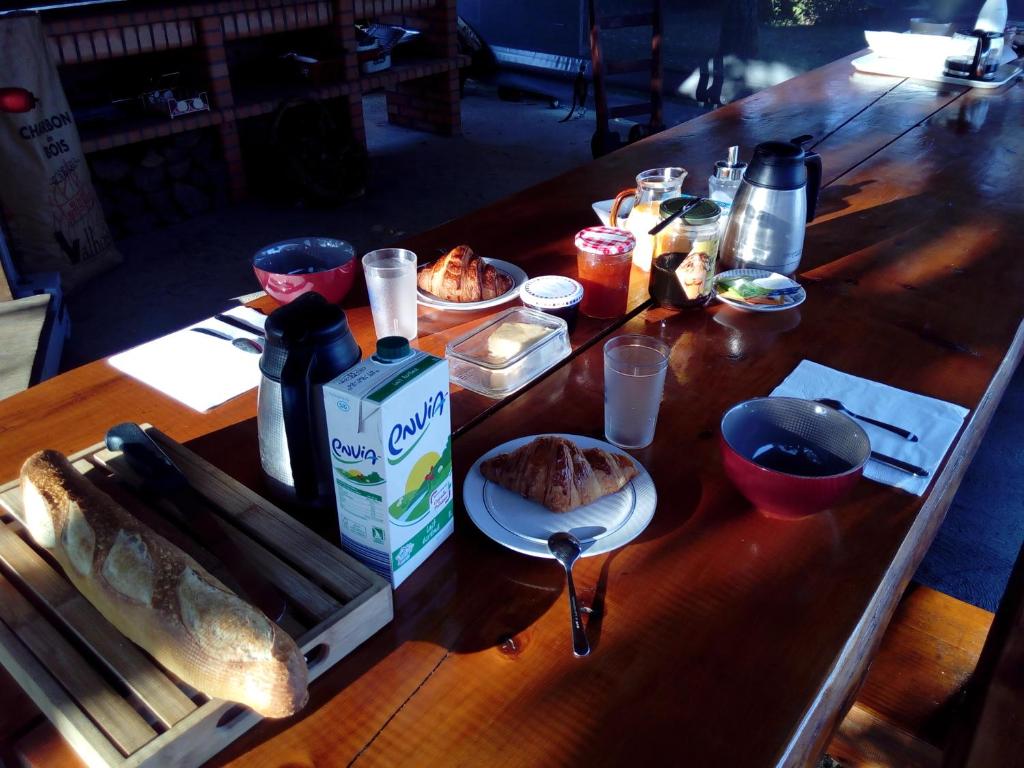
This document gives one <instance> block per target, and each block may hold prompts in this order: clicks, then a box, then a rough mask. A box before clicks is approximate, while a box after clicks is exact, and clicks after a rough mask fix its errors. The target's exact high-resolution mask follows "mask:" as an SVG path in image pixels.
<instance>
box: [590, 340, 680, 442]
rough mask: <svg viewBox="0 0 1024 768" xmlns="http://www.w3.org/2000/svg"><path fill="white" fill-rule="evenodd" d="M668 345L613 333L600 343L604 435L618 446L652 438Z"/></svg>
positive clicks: (656, 419)
mask: <svg viewBox="0 0 1024 768" xmlns="http://www.w3.org/2000/svg"><path fill="white" fill-rule="evenodd" d="M668 356H669V347H668V345H667V344H665V342H663V341H661V340H660V339H655V338H653V337H651V336H644V335H642V334H627V335H625V336H616V337H615V338H614V339H611V340H610V341H608V342H606V343H605V345H604V437H605V439H606V440H607V441H608V442H610V443H614V444H615V445H617V446H619V447H620V448H645V447H647V446H648V445H650V444H651V442H652V441H653V440H654V428H655V426H656V425H657V423H658V409H659V408H660V407H661V394H662V392H663V391H664V389H665V370H666V369H667V368H668Z"/></svg>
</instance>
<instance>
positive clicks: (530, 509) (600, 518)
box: [462, 434, 658, 558]
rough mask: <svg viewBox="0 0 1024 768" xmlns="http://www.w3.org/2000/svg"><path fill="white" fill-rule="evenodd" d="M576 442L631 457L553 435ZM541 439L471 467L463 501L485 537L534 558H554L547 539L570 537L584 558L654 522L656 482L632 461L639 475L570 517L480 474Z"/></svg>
mask: <svg viewBox="0 0 1024 768" xmlns="http://www.w3.org/2000/svg"><path fill="white" fill-rule="evenodd" d="M554 436H555V437H565V438H568V439H569V440H572V441H573V442H575V443H576V445H578V446H580V448H604V449H605V450H606V451H611V452H613V453H619V454H622V455H623V456H629V454H627V453H626V452H625V451H623V450H621V449H619V448H616V447H615V446H614V445H611V444H609V443H606V442H604V441H603V440H597V439H595V438H593V437H584V436H582V435H559V434H556V435H554ZM537 437H542V435H530V436H529V437H520V438H516V439H515V440H509V441H508V442H507V443H503V444H502V445H499V446H497V447H496V448H492V449H491V450H489V451H488V452H487V453H485V454H484V455H483V456H481V457H480V458H479V459H477V460H476V462H475V463H474V464H473V466H472V468H471V469H470V470H469V474H468V475H466V481H465V482H464V483H463V485H462V500H463V503H464V504H465V505H466V512H468V513H469V518H470V519H471V520H472V521H473V522H474V523H475V524H476V527H477V528H479V529H480V530H481V531H483V532H484V533H485V534H486V535H487V536H489V537H490V538H492V539H494V540H495V541H496V542H498V543H499V544H502V545H504V546H506V547H508V548H509V549H512V550H515V551H516V552H522V553H523V554H524V555H533V556H534V557H547V558H550V557H551V553H550V552H549V551H548V537H549V536H550V535H551V534H552V533H557V532H558V531H569V532H570V533H571V534H573V535H574V536H575V537H576V538H578V539H579V540H580V542H581V543H582V544H583V556H584V557H588V556H590V555H600V554H602V553H604V552H610V551H611V550H613V549H617V548H618V547H621V546H622V545H623V544H627V543H629V542H630V541H632V540H633V539H635V538H636V537H637V536H639V535H640V534H641V532H643V530H644V528H646V527H647V524H648V523H649V522H651V518H652V517H654V509H655V507H657V506H658V494H657V492H656V491H655V490H654V481H653V480H652V479H651V476H650V475H649V474H648V473H647V470H646V469H644V467H643V465H642V464H640V463H639V462H638V461H637V460H636V459H634V458H633V457H632V456H630V457H629V458H630V461H632V462H633V463H634V464H635V465H636V468H637V469H638V470H640V474H638V475H637V476H636V477H634V478H633V479H632V480H630V481H629V483H627V484H626V486H625V487H624V488H623V489H622V490H621V491H618V492H616V493H612V494H609V495H608V496H605V497H603V498H600V499H598V500H597V501H595V502H594V503H593V504H587V505H586V506H583V507H578V508H576V509H574V510H571V511H570V512H552V511H551V510H550V509H548V508H547V507H545V506H543V505H542V504H538V503H537V502H535V501H529V500H527V499H524V498H523V497H522V496H520V495H519V494H518V493H514V492H513V491H509V490H507V489H505V488H502V487H501V486H500V485H498V484H496V483H492V482H491V481H489V480H487V479H486V478H484V476H483V475H482V474H480V463H481V462H482V461H484V460H485V459H489V458H491V457H492V456H496V455H498V454H499V453H508V452H510V451H514V450H515V449H516V448H518V447H519V446H521V445H525V444H526V443H528V442H530V441H531V440H533V439H535V438H537Z"/></svg>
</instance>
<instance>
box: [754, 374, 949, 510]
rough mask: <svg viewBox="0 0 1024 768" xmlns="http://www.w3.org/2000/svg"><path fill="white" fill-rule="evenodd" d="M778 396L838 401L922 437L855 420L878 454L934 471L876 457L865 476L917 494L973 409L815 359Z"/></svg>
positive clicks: (779, 388)
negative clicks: (907, 468) (914, 471)
mask: <svg viewBox="0 0 1024 768" xmlns="http://www.w3.org/2000/svg"><path fill="white" fill-rule="evenodd" d="M772 397H801V398H805V399H809V400H818V399H819V398H823V397H828V398H832V399H834V400H839V401H841V402H842V403H843V405H845V406H846V407H847V408H848V409H850V410H851V411H854V412H855V413H860V414H863V415H865V416H870V417H871V418H873V419H878V420H880V421H884V422H886V423H889V424H894V425H896V426H900V427H903V428H904V429H907V430H910V431H911V432H913V433H914V434H916V435H918V437H919V438H920V439H919V440H918V441H917V442H911V441H909V440H906V439H904V438H902V437H900V436H899V435H895V434H893V433H892V432H889V431H888V430H886V429H882V428H880V427H876V426H874V425H873V424H868V423H865V422H863V421H860V420H858V419H854V421H856V422H857V423H858V424H860V426H862V427H863V428H864V431H865V432H867V433H868V437H869V438H870V440H871V448H872V449H873V450H875V451H878V452H879V453H883V454H886V455H888V456H893V457H895V458H897V459H902V460H903V461H906V462H909V463H911V464H916V465H917V466H919V467H923V468H924V469H926V470H928V477H915V476H914V475H911V474H908V473H906V472H901V471H900V470H898V469H894V468H892V467H890V466H887V465H885V464H882V463H880V462H878V461H875V460H874V459H872V460H870V461H868V463H867V466H866V467H865V468H864V475H865V477H868V478H870V479H872V480H876V481H877V482H879V483H884V484H886V485H892V486H895V487H897V488H902V489H903V490H905V491H908V492H909V493H913V494H914V495H916V496H920V495H921V494H923V493H924V492H925V489H926V488H927V487H928V484H929V483H930V482H931V480H932V477H934V475H935V470H936V469H938V466H939V464H940V463H941V462H942V459H943V457H944V456H945V455H946V452H947V451H948V450H949V447H950V445H952V443H953V439H954V438H955V437H956V435H957V433H958V432H959V431H960V427H961V425H962V424H963V421H964V419H965V418H966V417H967V414H968V410H967V409H966V408H962V407H961V406H959V405H954V404H953V403H947V402H945V401H944V400H936V399H935V398H932V397H925V396H924V395H917V394H914V393H913V392H907V391H906V390H903V389H896V388H895V387H890V386H889V385H887V384H881V383H879V382H877V381H870V380H868V379H862V378H860V377H858V376H852V375H850V374H848V373H843V372H841V371H837V370H835V369H833V368H828V367H826V366H824V365H820V364H818V363H815V362H812V361H810V360H803V361H801V362H800V364H799V365H798V366H797V367H796V368H795V369H794V370H793V372H792V373H791V374H789V376H787V377H786V379H785V380H784V381H783V382H782V383H781V384H780V385H779V386H777V387H776V388H775V389H774V390H773V391H772Z"/></svg>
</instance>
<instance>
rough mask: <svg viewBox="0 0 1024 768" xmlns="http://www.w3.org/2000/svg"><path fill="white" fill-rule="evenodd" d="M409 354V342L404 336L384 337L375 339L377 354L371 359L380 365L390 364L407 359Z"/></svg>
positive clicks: (410, 350)
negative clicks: (380, 363)
mask: <svg viewBox="0 0 1024 768" xmlns="http://www.w3.org/2000/svg"><path fill="white" fill-rule="evenodd" d="M411 352H412V349H411V348H410V347H409V340H408V339H407V338H405V336H385V337H384V338H382V339H377V352H376V354H374V356H373V357H374V359H376V360H379V361H380V362H382V363H392V362H394V361H396V360H401V359H402V358H404V357H408V356H409V354H410V353H411Z"/></svg>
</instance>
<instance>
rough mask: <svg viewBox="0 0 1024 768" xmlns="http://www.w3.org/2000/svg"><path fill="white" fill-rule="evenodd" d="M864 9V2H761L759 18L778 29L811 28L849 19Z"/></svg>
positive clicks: (859, 0)
mask: <svg viewBox="0 0 1024 768" xmlns="http://www.w3.org/2000/svg"><path fill="white" fill-rule="evenodd" d="M865 7H866V3H865V1H864V0H761V18H762V19H764V20H765V21H767V22H768V23H769V24H773V25H775V26H779V27H790V26H813V25H814V24H819V23H821V22H828V21H836V20H839V19H845V18H850V17H851V16H854V15H856V14H857V13H860V12H861V11H863V10H864V9H865Z"/></svg>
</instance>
